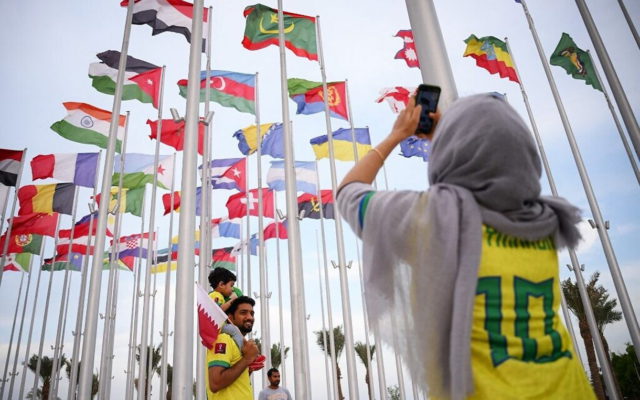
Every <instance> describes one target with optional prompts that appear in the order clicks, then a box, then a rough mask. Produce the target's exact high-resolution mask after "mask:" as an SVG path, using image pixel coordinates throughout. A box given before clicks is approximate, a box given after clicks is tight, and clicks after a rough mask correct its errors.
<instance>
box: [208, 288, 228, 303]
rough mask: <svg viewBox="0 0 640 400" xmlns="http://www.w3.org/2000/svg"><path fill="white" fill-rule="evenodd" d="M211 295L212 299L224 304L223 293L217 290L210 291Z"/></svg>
mask: <svg viewBox="0 0 640 400" xmlns="http://www.w3.org/2000/svg"><path fill="white" fill-rule="evenodd" d="M209 297H211V299H212V300H213V301H214V302H215V303H216V304H217V305H219V306H222V305H223V304H224V303H225V301H224V296H223V295H222V293H220V292H216V291H215V290H214V291H213V292H211V293H209Z"/></svg>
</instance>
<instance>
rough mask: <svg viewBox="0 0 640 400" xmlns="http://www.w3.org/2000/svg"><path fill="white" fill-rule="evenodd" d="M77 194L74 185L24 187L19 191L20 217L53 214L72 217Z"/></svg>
mask: <svg viewBox="0 0 640 400" xmlns="http://www.w3.org/2000/svg"><path fill="white" fill-rule="evenodd" d="M75 192H76V185H74V184H73V183H55V184H52V185H27V186H23V187H21V188H20V190H18V201H19V202H20V210H19V211H18V215H27V214H32V213H51V212H57V213H60V214H68V215H71V213H72V212H73V198H74V194H75Z"/></svg>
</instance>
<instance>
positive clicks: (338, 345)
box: [313, 326, 344, 400]
mask: <svg viewBox="0 0 640 400" xmlns="http://www.w3.org/2000/svg"><path fill="white" fill-rule="evenodd" d="M313 333H315V334H316V343H317V344H318V346H319V347H320V349H321V350H322V351H324V352H325V353H327V356H328V357H330V356H331V348H330V346H329V345H328V343H327V345H325V343H324V338H325V337H326V338H327V340H328V338H329V331H328V330H326V331H324V332H323V331H316V332H313ZM333 338H334V340H335V349H334V350H335V352H334V353H335V355H336V374H337V375H338V400H344V396H343V394H342V385H341V384H340V379H342V373H341V372H340V366H339V365H338V358H340V354H342V350H343V349H344V333H342V327H341V326H336V327H335V328H333Z"/></svg>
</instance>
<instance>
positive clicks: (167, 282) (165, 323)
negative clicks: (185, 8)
mask: <svg viewBox="0 0 640 400" xmlns="http://www.w3.org/2000/svg"><path fill="white" fill-rule="evenodd" d="M209 15H211V14H209ZM175 170H176V158H175V153H174V157H173V171H174V175H173V176H172V177H171V194H170V195H169V200H170V203H169V204H171V205H170V207H171V212H170V215H169V245H168V248H169V257H168V260H167V271H166V272H165V274H164V316H163V318H162V362H161V366H160V396H162V395H163V394H165V395H166V391H167V362H168V356H169V355H168V352H169V343H168V340H169V307H170V301H169V300H170V298H171V264H172V263H173V260H172V258H173V257H172V255H173V252H172V250H171V247H172V244H173V243H172V241H171V239H172V236H173V192H174V188H175V181H176V179H175Z"/></svg>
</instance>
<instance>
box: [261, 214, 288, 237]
mask: <svg viewBox="0 0 640 400" xmlns="http://www.w3.org/2000/svg"><path fill="white" fill-rule="evenodd" d="M275 238H280V239H288V235H287V220H286V219H285V220H284V221H283V222H272V223H270V224H269V225H267V227H266V228H264V240H267V239H275Z"/></svg>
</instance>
